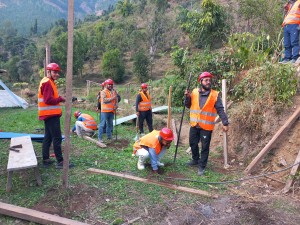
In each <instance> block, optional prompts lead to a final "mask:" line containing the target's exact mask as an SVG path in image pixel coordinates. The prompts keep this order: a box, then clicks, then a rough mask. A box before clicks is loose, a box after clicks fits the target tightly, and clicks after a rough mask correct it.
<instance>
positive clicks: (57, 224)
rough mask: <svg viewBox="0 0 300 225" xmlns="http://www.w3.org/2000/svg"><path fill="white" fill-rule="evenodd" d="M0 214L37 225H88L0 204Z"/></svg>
mask: <svg viewBox="0 0 300 225" xmlns="http://www.w3.org/2000/svg"><path fill="white" fill-rule="evenodd" d="M0 214H2V215H6V216H11V217H15V218H19V219H22V220H27V221H31V222H35V223H39V224H51V225H67V224H68V225H70V224H72V225H88V224H87V223H82V222H78V221H75V220H71V219H67V218H64V217H60V216H56V215H51V214H48V213H43V212H39V211H36V210H33V209H27V208H24V207H19V206H16V205H11V204H6V203H3V202H0Z"/></svg>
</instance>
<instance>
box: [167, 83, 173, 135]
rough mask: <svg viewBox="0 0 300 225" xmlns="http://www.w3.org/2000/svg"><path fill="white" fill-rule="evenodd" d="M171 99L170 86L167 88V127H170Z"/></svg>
mask: <svg viewBox="0 0 300 225" xmlns="http://www.w3.org/2000/svg"><path fill="white" fill-rule="evenodd" d="M171 99H172V86H170V88H169V97H168V122H167V127H168V128H169V129H170V127H171Z"/></svg>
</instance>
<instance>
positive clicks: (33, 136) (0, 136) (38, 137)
mask: <svg viewBox="0 0 300 225" xmlns="http://www.w3.org/2000/svg"><path fill="white" fill-rule="evenodd" d="M22 136H30V137H31V140H32V141H36V142H43V139H44V136H45V135H44V134H26V133H14V132H0V139H11V138H14V137H22ZM62 138H63V139H64V136H62Z"/></svg>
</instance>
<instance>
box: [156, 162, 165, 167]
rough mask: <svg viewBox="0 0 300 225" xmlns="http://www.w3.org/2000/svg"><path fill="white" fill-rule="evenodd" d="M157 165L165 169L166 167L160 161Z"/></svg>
mask: <svg viewBox="0 0 300 225" xmlns="http://www.w3.org/2000/svg"><path fill="white" fill-rule="evenodd" d="M157 165H158V166H160V167H164V166H165V164H164V163H161V162H159V161H157Z"/></svg>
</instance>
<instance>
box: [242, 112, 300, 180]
mask: <svg viewBox="0 0 300 225" xmlns="http://www.w3.org/2000/svg"><path fill="white" fill-rule="evenodd" d="M299 115H300V107H298V109H297V110H296V111H295V112H294V113H293V115H292V116H291V117H290V118H289V119H288V120H287V121H286V122H285V124H284V125H283V126H282V127H281V128H280V129H279V130H278V131H277V132H276V134H275V135H274V136H273V137H272V139H271V140H270V141H269V142H268V144H267V145H266V146H265V147H264V148H263V149H262V150H261V151H260V152H259V154H258V155H257V156H256V157H255V158H254V159H253V160H252V162H251V163H250V164H249V165H248V166H247V168H246V169H245V170H244V174H246V175H247V174H250V173H251V172H252V171H253V170H254V169H255V168H256V167H257V166H256V165H257V164H258V163H260V162H261V161H262V159H263V157H265V155H267V153H268V152H269V151H270V150H271V148H272V146H273V145H274V143H275V142H276V141H277V140H278V138H279V137H280V136H281V135H282V134H283V133H284V132H286V131H287V130H288V128H290V126H291V125H292V124H293V123H294V122H295V121H296V120H297V119H298V118H299Z"/></svg>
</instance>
